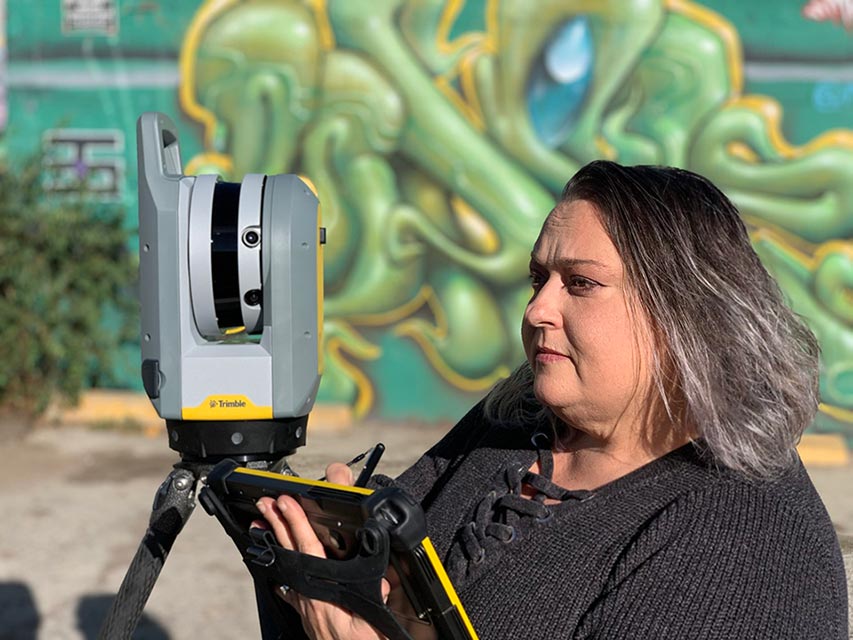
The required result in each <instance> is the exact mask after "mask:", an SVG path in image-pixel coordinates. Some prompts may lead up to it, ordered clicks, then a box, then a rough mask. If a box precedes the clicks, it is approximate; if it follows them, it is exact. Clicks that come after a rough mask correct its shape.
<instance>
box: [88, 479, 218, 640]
mask: <svg viewBox="0 0 853 640" xmlns="http://www.w3.org/2000/svg"><path fill="white" fill-rule="evenodd" d="M207 468H209V467H207ZM199 477H200V470H199V469H197V468H184V467H181V466H180V465H178V466H176V467H175V469H173V470H172V472H171V473H170V474H169V475H168V476H167V477H166V479H165V480H164V481H163V484H161V485H160V488H159V489H158V490H157V495H156V497H155V498H154V506H153V508H152V512H151V519H150V520H149V523H148V530H147V531H146V532H145V537H144V538H143V539H142V542H141V543H140V544H139V548H138V549H137V550H136V555H135V556H134V557H133V560H132V561H131V563H130V567H129V568H128V570H127V573H126V574H125V576H124V580H123V581H122V583H121V587H120V588H119V591H118V594H117V595H116V598H115V600H114V601H113V604H112V607H111V608H110V612H109V613H108V614H107V617H106V619H105V620H104V623H103V626H102V627H101V631H100V634H99V635H98V640H130V637H131V635H132V634H133V631H134V630H135V629H136V625H137V624H138V623H139V618H140V617H141V616H142V610H143V609H144V608H145V603H146V602H147V601H148V597H149V596H150V595H151V591H152V590H153V589H154V583H155V582H156V581H157V576H159V575H160V570H161V569H162V568H163V564H164V563H165V562H166V557H167V556H168V555H169V551H170V550H171V549H172V545H173V544H174V542H175V539H176V538H177V537H178V534H179V533H180V532H181V529H183V528H184V525H185V524H186V522H187V520H188V519H189V517H190V515H191V514H192V512H193V509H194V508H195V488H196V483H197V482H198V478H199Z"/></svg>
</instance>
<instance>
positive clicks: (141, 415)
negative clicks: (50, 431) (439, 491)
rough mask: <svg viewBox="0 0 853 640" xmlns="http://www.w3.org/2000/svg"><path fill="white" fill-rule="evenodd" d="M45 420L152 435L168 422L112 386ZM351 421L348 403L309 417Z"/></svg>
mask: <svg viewBox="0 0 853 640" xmlns="http://www.w3.org/2000/svg"><path fill="white" fill-rule="evenodd" d="M42 420H43V421H44V422H46V423H48V424H54V425H89V426H95V427H98V426H102V427H104V428H116V429H121V428H133V429H138V430H142V431H143V432H144V433H145V434H146V435H149V436H152V437H156V436H159V435H160V434H162V433H163V431H164V429H165V422H164V421H163V419H162V418H160V416H158V415H157V411H155V409H154V407H153V406H152V404H151V402H150V400H149V399H148V396H146V395H145V394H144V393H142V392H136V391H121V390H111V389H92V390H90V391H87V392H85V393H83V394H82V395H81V396H80V402H79V403H78V404H77V406H76V407H52V408H51V409H50V410H48V412H47V413H46V415H45V416H44V418H43V419H42ZM352 425H353V414H352V409H351V408H350V407H348V406H346V405H331V404H325V405H315V407H314V409H313V411H311V416H310V417H309V427H310V428H311V430H312V431H316V430H322V431H342V430H347V429H349V428H351V427H352Z"/></svg>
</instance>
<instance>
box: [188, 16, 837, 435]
mask: <svg viewBox="0 0 853 640" xmlns="http://www.w3.org/2000/svg"><path fill="white" fill-rule="evenodd" d="M182 58H183V61H182V71H183V77H184V86H182V89H181V92H182V94H181V95H182V105H183V107H184V109H185V110H186V112H187V113H188V114H189V115H190V116H191V117H194V118H195V119H197V120H198V121H199V122H200V123H202V125H203V126H204V128H205V139H206V152H205V154H202V156H200V157H199V158H198V159H197V161H195V162H196V164H195V166H196V167H204V166H210V167H218V169H219V170H220V171H224V172H226V173H229V174H230V175H232V176H233V177H235V178H239V177H241V176H242V175H243V173H246V172H249V171H263V172H267V173H274V172H296V173H299V174H301V175H304V176H305V177H307V178H308V179H310V181H311V182H312V183H313V185H314V186H315V188H316V189H317V191H318V193H319V196H320V200H321V203H322V209H323V216H324V224H325V225H326V226H327V228H328V229H329V235H328V242H329V244H328V246H327V256H326V258H327V259H326V294H327V298H326V318H327V324H326V337H325V352H326V356H327V362H326V375H325V378H324V383H323V388H322V394H321V398H324V399H326V400H329V399H332V400H338V401H342V402H346V403H349V404H351V405H353V406H354V407H355V408H356V411H357V412H360V413H363V412H366V411H368V410H370V409H371V406H372V403H373V402H374V393H373V387H372V382H371V380H370V376H369V375H368V374H367V373H366V371H368V370H369V368H370V367H371V363H373V362H374V361H376V360H377V359H378V358H382V357H383V354H382V353H381V350H380V348H379V347H378V346H377V345H378V344H379V343H380V342H383V340H382V338H381V333H380V332H390V333H391V334H392V335H393V336H396V338H397V339H400V340H406V341H410V344H413V345H416V346H417V348H418V349H419V357H420V358H422V359H423V361H424V362H426V363H428V365H429V367H431V370H432V372H433V373H434V374H435V376H436V377H437V378H439V379H441V380H443V381H444V382H445V383H447V384H448V385H450V386H451V387H455V388H456V389H459V390H464V391H481V390H482V389H485V388H487V387H488V385H490V384H491V383H492V382H493V381H494V380H495V379H496V378H497V377H499V376H501V375H504V374H505V373H506V372H507V371H509V370H510V369H512V368H513V367H514V366H515V365H516V364H517V363H518V362H520V361H521V359H522V358H523V354H522V353H521V349H520V345H519V341H518V339H517V337H516V336H517V331H518V329H517V326H518V318H519V317H520V315H521V310H522V309H523V307H524V304H525V302H526V300H527V298H528V296H529V287H528V284H527V281H526V275H527V262H528V259H529V251H530V247H531V246H532V244H533V242H534V240H535V237H536V234H537V232H538V228H539V224H540V222H541V220H542V219H543V218H544V216H545V215H546V214H547V213H548V210H549V209H550V208H551V206H553V202H554V199H555V197H557V196H558V194H559V192H560V190H561V189H562V186H563V184H564V183H565V181H566V180H567V179H568V177H570V175H571V174H572V173H573V172H574V171H575V170H576V169H577V168H578V167H579V166H580V165H581V164H582V163H584V162H586V161H588V160H591V159H593V158H597V157H611V158H614V159H617V160H619V161H621V162H625V163H665V164H672V165H676V166H683V167H686V168H689V169H692V170H694V171H697V172H699V173H702V174H705V175H707V176H708V177H710V178H711V179H712V180H714V181H715V182H716V183H717V184H719V185H720V186H721V187H722V188H723V189H724V190H725V191H726V192H727V193H728V194H729V195H730V196H731V197H732V199H733V200H734V201H735V202H736V203H737V204H738V206H739V207H740V209H741V211H742V212H743V213H744V215H745V218H746V220H747V221H748V223H749V224H750V226H751V228H752V229H753V231H754V232H755V234H756V235H755V238H756V240H755V241H756V247H757V249H758V250H759V252H760V254H761V257H762V259H763V260H764V261H765V263H766V264H767V266H768V268H769V269H770V270H771V271H772V272H773V273H774V275H776V277H777V278H778V280H779V282H780V284H781V285H782V287H783V289H784V291H785V293H786V295H788V296H789V297H790V298H791V300H792V303H793V304H794V306H795V308H796V309H797V310H798V312H800V313H801V314H802V315H804V316H805V317H806V318H807V319H808V321H809V322H810V324H811V325H812V327H813V328H814V329H815V331H816V332H817V333H818V334H819V337H820V339H821V342H822V344H823V346H824V360H823V367H824V370H823V377H822V382H821V384H822V387H821V390H822V393H823V399H824V404H823V405H822V413H821V418H820V420H819V422H818V423H817V427H818V428H822V429H825V430H835V431H845V430H846V432H847V433H853V430H851V429H850V424H851V423H853V369H851V367H853V365H851V364H850V363H851V362H853V304H851V297H850V291H851V289H850V287H851V281H853V266H851V265H852V264H853V261H851V255H853V251H851V248H850V245H849V241H850V239H851V238H853V133H851V132H830V133H827V134H824V135H822V136H820V137H818V138H817V139H816V140H814V141H813V142H812V143H810V144H808V145H805V146H804V147H800V148H795V147H793V146H791V145H789V144H788V143H786V142H785V140H784V137H783V136H782V134H781V133H780V119H781V114H780V113H779V111H778V109H777V108H776V107H775V103H773V102H772V101H771V100H770V99H767V98H761V97H757V96H744V95H742V86H741V85H742V60H741V54H740V51H739V48H738V43H737V34H736V33H735V31H734V29H733V28H732V27H731V25H729V24H728V23H727V22H726V21H725V20H723V19H722V18H720V17H719V16H718V15H716V14H714V13H712V12H710V11H708V10H707V9H705V8H703V7H702V6H701V5H698V4H696V3H693V2H690V1H688V0H608V1H606V2H600V1H598V0H542V1H541V2H529V1H527V0H417V1H415V0H278V1H274V0H249V1H244V2H237V1H236V0H211V1H210V2H208V3H207V4H206V5H204V7H202V9H201V10H200V11H199V13H198V15H197V17H196V20H195V21H194V25H193V28H192V29H191V31H190V33H189V34H188V37H187V44H186V46H185V49H184V53H183V56H182ZM384 335H386V336H387V335H388V333H385V334H384ZM383 343H384V344H386V343H387V342H383Z"/></svg>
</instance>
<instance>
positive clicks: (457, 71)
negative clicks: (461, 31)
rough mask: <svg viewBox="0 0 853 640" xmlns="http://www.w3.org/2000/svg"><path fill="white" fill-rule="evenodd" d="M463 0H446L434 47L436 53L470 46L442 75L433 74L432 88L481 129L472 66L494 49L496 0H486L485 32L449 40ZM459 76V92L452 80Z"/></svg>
mask: <svg viewBox="0 0 853 640" xmlns="http://www.w3.org/2000/svg"><path fill="white" fill-rule="evenodd" d="M465 1H466V0H448V2H447V4H446V5H445V8H444V12H443V13H442V15H441V17H440V18H439V26H438V29H437V30H436V35H435V47H436V49H437V50H438V51H439V52H440V53H444V54H452V53H455V52H457V51H459V50H460V49H462V48H464V47H465V46H472V49H471V51H469V52H468V53H466V54H465V55H464V56H462V57H461V58H460V59H459V60H458V61H457V63H456V64H455V65H454V67H453V68H452V69H451V70H450V71H448V72H447V73H446V74H442V75H440V76H436V77H435V79H434V81H433V82H434V84H435V87H436V88H437V89H438V90H439V91H441V93H443V94H444V95H445V97H447V99H448V100H450V102H451V103H453V105H454V106H455V107H456V108H457V109H458V110H459V112H460V113H461V114H462V115H463V116H464V117H465V118H466V119H467V120H468V121H469V122H470V123H471V124H472V125H473V126H474V127H475V128H476V129H477V130H478V131H481V132H482V131H485V129H486V124H485V117H484V116H483V108H482V104H481V102H480V97H479V95H478V94H477V87H476V82H475V81H474V76H473V69H474V65H475V63H476V61H477V60H478V59H479V57H480V56H481V55H484V54H486V55H488V54H493V53H497V52H498V50H499V48H498V7H499V4H498V0H488V2H487V3H486V31H485V32H483V31H475V32H471V33H467V34H465V35H464V36H460V37H459V38H457V39H456V40H454V41H452V42H451V41H449V40H448V37H449V35H450V31H451V30H452V29H453V25H454V24H455V21H456V18H458V17H459V14H460V13H461V12H462V9H463V8H464V7H465ZM456 78H459V81H460V85H461V87H462V93H461V94H460V93H459V92H458V91H457V90H456V89H455V88H454V87H453V81H454V80H455V79H456Z"/></svg>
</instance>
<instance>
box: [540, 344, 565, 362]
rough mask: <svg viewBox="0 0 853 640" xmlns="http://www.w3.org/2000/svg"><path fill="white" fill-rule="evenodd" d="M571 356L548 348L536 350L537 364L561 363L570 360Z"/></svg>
mask: <svg viewBox="0 0 853 640" xmlns="http://www.w3.org/2000/svg"><path fill="white" fill-rule="evenodd" d="M568 357H569V356H567V355H565V354H564V353H560V352H559V351H555V350H554V349H549V348H548V347H537V348H536V362H559V361H561V360H566V359H568Z"/></svg>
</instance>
